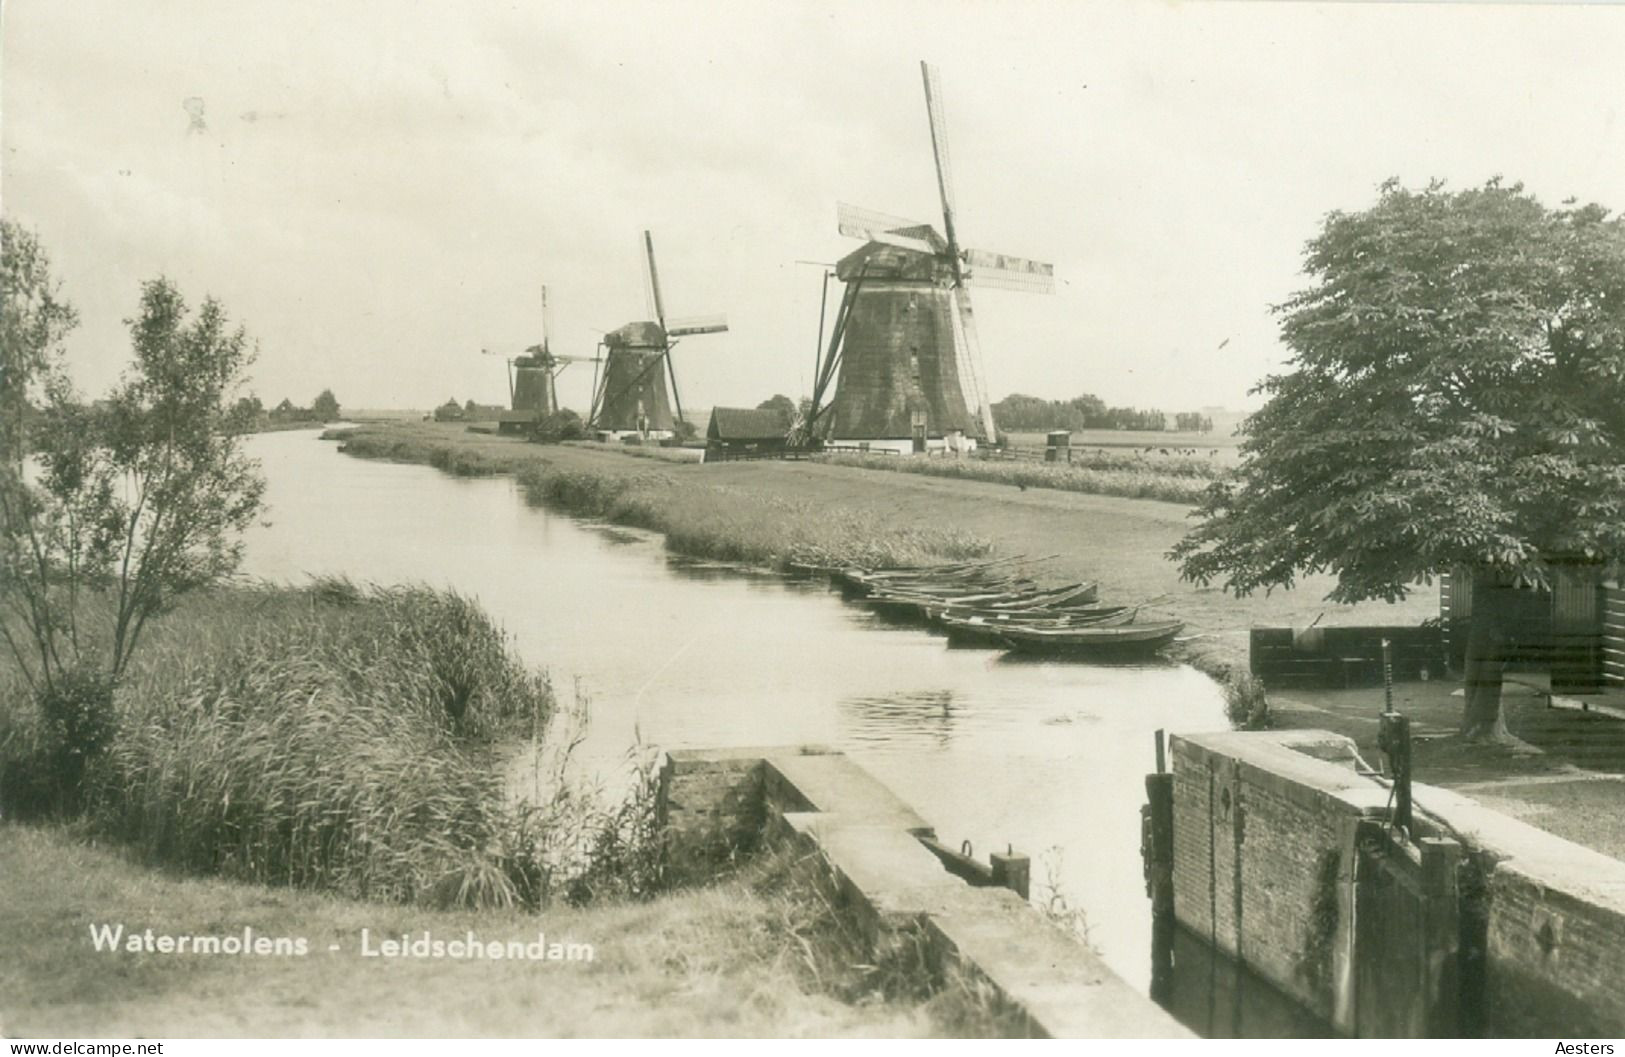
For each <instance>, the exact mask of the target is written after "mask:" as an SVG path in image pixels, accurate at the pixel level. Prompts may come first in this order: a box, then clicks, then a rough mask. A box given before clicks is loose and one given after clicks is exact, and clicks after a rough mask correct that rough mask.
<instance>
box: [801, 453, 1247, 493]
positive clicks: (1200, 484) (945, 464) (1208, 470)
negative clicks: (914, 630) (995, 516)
mask: <svg viewBox="0 0 1625 1057" xmlns="http://www.w3.org/2000/svg"><path fill="white" fill-rule="evenodd" d="M817 461H819V462H823V463H826V464H828V465H831V466H852V467H856V468H858V469H863V470H893V471H896V472H898V473H914V474H922V475H924V476H927V477H949V478H957V479H959V480H965V481H986V482H988V483H990V484H1004V485H1014V486H1015V487H1017V488H1054V489H1058V490H1060V491H1063V492H1081V493H1084V494H1086V495H1115V496H1123V497H1124V498H1127V499H1156V500H1161V501H1162V502H1165V503H1185V504H1191V503H1195V502H1196V501H1197V499H1199V498H1200V497H1201V495H1202V492H1203V490H1204V489H1206V488H1207V486H1208V485H1209V484H1210V483H1212V481H1213V480H1214V479H1215V478H1216V477H1217V476H1218V474H1219V472H1220V467H1219V466H1218V465H1217V464H1216V463H1214V462H1213V461H1211V460H1208V459H1203V458H1200V457H1198V456H1167V457H1162V458H1156V459H1149V458H1146V457H1144V456H1142V455H1139V454H1138V453H1122V452H1108V451H1079V452H1076V453H1074V455H1073V460H1072V462H1070V463H1047V462H1034V461H1015V460H1010V461H1003V460H996V459H981V458H967V459H951V458H934V459H905V458H899V457H897V456H894V455H854V454H836V455H821V456H818V457H817Z"/></svg>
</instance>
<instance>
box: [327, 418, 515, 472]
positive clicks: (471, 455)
mask: <svg viewBox="0 0 1625 1057" xmlns="http://www.w3.org/2000/svg"><path fill="white" fill-rule="evenodd" d="M321 439H322V440H336V441H338V442H339V450H340V451H342V452H344V453H345V454H346V455H354V456H356V457H357V458H361V459H387V460H389V461H391V462H412V463H423V464H427V465H429V466H433V467H435V468H436V469H438V470H444V471H445V472H446V473H449V474H454V475H456V476H458V477H489V476H492V475H494V474H499V473H513V472H514V471H515V470H517V469H518V468H519V467H520V466H523V465H525V464H526V463H527V462H529V461H530V460H531V459H532V458H534V455H533V454H531V453H529V452H527V451H526V450H525V449H523V448H519V449H518V450H516V451H500V450H499V451H490V450H487V449H483V448H480V447H476V446H472V445H465V444H458V443H456V441H455V440H448V439H440V438H436V437H434V436H432V435H424V434H420V433H416V432H403V431H401V430H400V429H398V428H393V427H390V426H351V427H347V428H343V429H330V430H327V431H326V432H324V433H323V434H322V436H321Z"/></svg>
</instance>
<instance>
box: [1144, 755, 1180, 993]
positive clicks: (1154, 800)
mask: <svg viewBox="0 0 1625 1057" xmlns="http://www.w3.org/2000/svg"><path fill="white" fill-rule="evenodd" d="M1157 750H1158V752H1157V756H1158V761H1157V762H1158V764H1159V765H1160V764H1161V762H1162V760H1161V756H1162V751H1161V750H1162V731H1160V730H1159V731H1157ZM1145 795H1146V799H1147V801H1148V803H1147V805H1146V821H1147V829H1148V830H1149V832H1148V833H1147V834H1146V836H1145V881H1146V891H1147V893H1148V894H1149V895H1150V896H1151V997H1152V998H1160V997H1163V996H1165V995H1167V994H1168V993H1169V991H1170V989H1171V988H1172V986H1173V972H1174V776H1173V775H1171V774H1163V773H1160V767H1159V773H1157V774H1148V775H1146V776H1145Z"/></svg>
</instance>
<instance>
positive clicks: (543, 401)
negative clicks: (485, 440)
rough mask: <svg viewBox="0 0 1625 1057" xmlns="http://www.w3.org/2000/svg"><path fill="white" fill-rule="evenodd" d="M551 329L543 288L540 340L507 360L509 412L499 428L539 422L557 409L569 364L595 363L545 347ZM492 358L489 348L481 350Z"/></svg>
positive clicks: (550, 319)
mask: <svg viewBox="0 0 1625 1057" xmlns="http://www.w3.org/2000/svg"><path fill="white" fill-rule="evenodd" d="M552 330H553V317H552V313H551V311H550V310H549V308H548V304H547V287H546V286H543V287H542V340H541V342H540V343H539V344H536V345H531V346H529V347H527V348H526V349H525V351H524V352H523V353H521V354H520V355H518V356H515V357H512V358H510V359H508V361H507V363H508V402H509V404H510V406H511V407H512V408H513V410H512V411H510V412H508V413H507V414H504V415H503V416H502V419H501V426H500V428H502V429H504V430H514V431H518V430H522V429H523V428H524V426H525V425H527V424H529V423H532V422H537V421H540V420H541V419H544V418H546V417H547V416H549V415H551V414H554V413H555V412H557V411H558V409H559V394H558V377H559V374H560V372H562V371H563V370H564V369H565V368H566V367H568V366H570V364H572V363H598V362H600V361H599V360H598V359H597V358H596V357H593V356H566V355H561V354H559V353H556V352H554V351H553V350H552V347H551V345H550V344H549V335H550V334H551V333H552ZM480 351H481V352H483V353H485V354H486V355H487V356H494V355H496V353H493V352H492V351H491V350H490V349H481V350H480Z"/></svg>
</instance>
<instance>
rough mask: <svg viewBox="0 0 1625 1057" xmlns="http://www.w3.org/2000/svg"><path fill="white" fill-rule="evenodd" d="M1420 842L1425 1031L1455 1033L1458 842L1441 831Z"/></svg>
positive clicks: (1452, 1035)
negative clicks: (1442, 835) (1438, 834)
mask: <svg viewBox="0 0 1625 1057" xmlns="http://www.w3.org/2000/svg"><path fill="white" fill-rule="evenodd" d="M1420 845H1421V849H1422V931H1423V935H1422V956H1423V958H1424V968H1423V988H1424V990H1423V994H1424V998H1425V1002H1426V1006H1425V1009H1426V1013H1425V1015H1426V1017H1427V1033H1428V1037H1429V1038H1433V1039H1454V1038H1459V1037H1460V1035H1461V1002H1460V997H1461V996H1460V989H1461V976H1460V973H1459V971H1458V961H1459V956H1460V946H1461V919H1460V899H1459V895H1458V892H1457V887H1456V868H1457V866H1458V865H1459V864H1460V863H1461V845H1460V844H1457V843H1456V842H1455V841H1453V840H1450V839H1448V838H1444V837H1423V838H1422V840H1421V842H1420Z"/></svg>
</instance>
